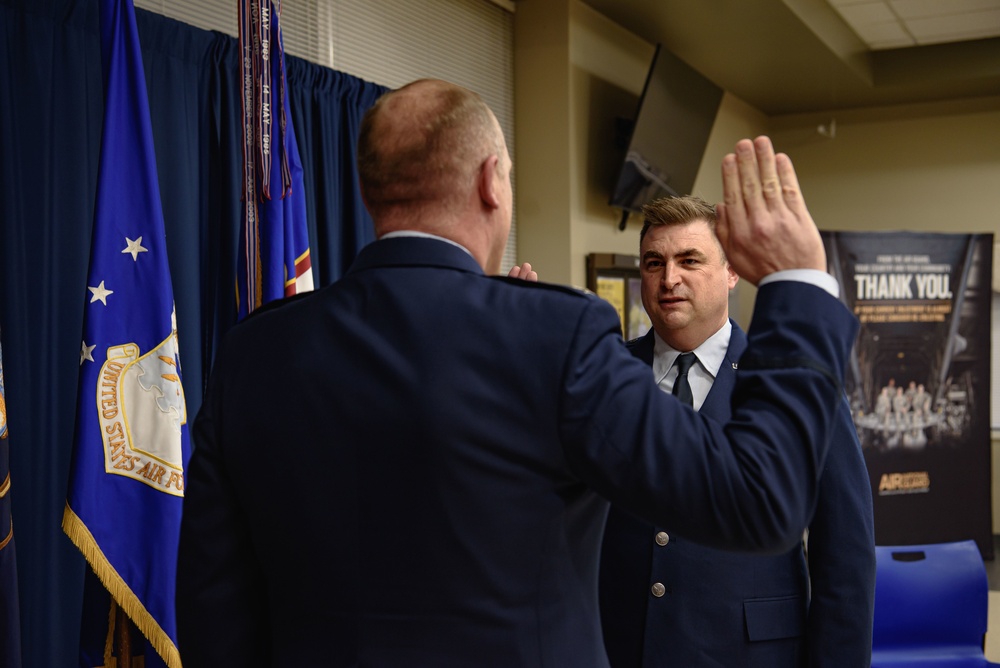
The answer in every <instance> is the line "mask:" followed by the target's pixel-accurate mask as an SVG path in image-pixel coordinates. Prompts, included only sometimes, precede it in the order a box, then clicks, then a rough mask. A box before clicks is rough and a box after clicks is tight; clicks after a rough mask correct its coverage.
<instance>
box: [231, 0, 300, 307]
mask: <svg viewBox="0 0 1000 668" xmlns="http://www.w3.org/2000/svg"><path fill="white" fill-rule="evenodd" d="M280 14H281V4H280V3H278V4H277V6H275V4H274V3H272V2H271V0H239V19H240V55H241V69H242V75H243V76H242V79H241V80H242V82H243V117H242V124H243V217H242V224H241V230H240V247H239V256H238V260H237V280H236V301H237V318H238V319H243V318H244V317H246V316H247V315H248V314H249V313H251V312H252V311H253V310H254V309H255V308H257V307H258V306H261V305H262V304H266V303H267V302H269V301H272V300H274V299H280V298H281V297H286V296H291V295H294V294H297V293H300V292H306V291H308V290H312V289H313V279H312V268H311V260H310V256H309V233H308V229H307V227H306V200H305V193H304V190H303V188H304V181H303V178H302V161H301V159H300V158H299V149H298V144H297V143H296V141H295V132H294V130H293V128H292V122H291V118H290V117H289V113H288V107H289V104H288V90H287V87H286V85H285V68H284V56H283V52H282V44H281V29H280V26H279V19H280Z"/></svg>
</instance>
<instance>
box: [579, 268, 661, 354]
mask: <svg viewBox="0 0 1000 668" xmlns="http://www.w3.org/2000/svg"><path fill="white" fill-rule="evenodd" d="M587 289H588V290H590V291H591V292H593V293H594V294H596V295H597V296H598V297H600V298H602V299H604V300H606V301H607V302H608V303H610V304H611V305H612V306H614V307H615V310H616V311H617V312H618V319H619V320H620V321H621V323H622V335H623V336H624V337H625V339H635V338H638V337H640V336H642V335H644V334H645V333H646V332H648V331H649V328H650V326H651V325H650V322H649V316H647V315H646V310H645V309H644V308H643V307H642V292H641V291H642V279H641V277H640V276H639V256H638V255H622V254H618V253H591V254H590V255H588V256H587Z"/></svg>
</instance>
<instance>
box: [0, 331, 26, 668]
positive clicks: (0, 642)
mask: <svg viewBox="0 0 1000 668" xmlns="http://www.w3.org/2000/svg"><path fill="white" fill-rule="evenodd" d="M4 396H5V395H4V386H3V351H2V350H0V666H6V667H7V668H17V667H18V666H20V665H21V613H20V606H19V602H18V596H17V557H16V556H15V552H14V522H13V520H12V519H11V512H10V460H9V458H8V457H9V455H10V450H9V448H8V441H7V402H6V400H5V399H4Z"/></svg>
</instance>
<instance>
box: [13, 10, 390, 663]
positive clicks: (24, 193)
mask: <svg viewBox="0 0 1000 668" xmlns="http://www.w3.org/2000/svg"><path fill="white" fill-rule="evenodd" d="M97 18H98V17H97V7H96V3H94V2H89V1H87V0H0V329H2V331H3V333H4V342H3V343H4V375H5V380H6V382H5V385H6V393H7V410H8V428H9V435H10V445H11V452H10V460H11V463H10V469H11V479H12V486H11V492H10V495H11V504H12V511H13V516H14V526H15V528H16V531H17V547H18V550H17V552H18V557H19V559H18V571H19V572H18V575H19V584H20V599H21V633H22V647H23V655H24V657H23V660H24V666H25V668H33V667H36V666H37V667H38V668H42V667H45V668H48V667H50V666H74V665H77V651H78V636H79V629H80V621H81V620H80V616H81V600H82V592H83V573H84V568H85V564H84V561H83V559H82V557H81V556H80V555H79V553H78V552H77V551H76V549H75V548H74V547H73V546H72V544H71V543H70V542H69V540H68V539H67V538H66V537H65V536H64V535H63V533H62V530H61V528H60V522H61V518H62V511H63V505H64V503H65V498H66V486H67V480H68V475H69V461H70V451H71V447H72V440H73V437H72V432H73V424H74V420H75V411H76V393H77V375H78V372H79V358H80V341H81V333H82V319H83V304H84V298H85V296H86V294H87V293H86V275H87V263H88V260H89V251H90V234H91V227H92V224H93V212H94V192H95V186H96V180H97V159H98V150H99V142H100V133H101V120H102V113H103V97H102V95H103V91H102V84H101V57H100V40H99V35H98V27H97V26H98V23H97ZM137 19H138V24H139V35H140V40H141V41H142V45H143V61H144V66H145V71H146V84H147V88H148V91H149V99H150V109H151V115H152V123H153V139H154V144H155V148H156V158H157V168H158V171H159V181H160V192H161V195H162V200H163V213H164V219H165V225H166V234H167V244H168V252H169V254H170V270H171V277H172V281H173V289H174V297H175V300H176V303H177V324H178V334H179V338H180V351H181V361H182V364H183V374H184V384H185V393H186V398H187V402H188V411H189V414H191V415H194V413H195V412H196V411H197V410H198V407H199V406H200V404H201V398H202V391H203V387H204V383H205V380H206V379H207V376H208V373H209V371H210V369H211V362H212V358H213V353H214V351H215V349H216V346H217V345H218V342H219V340H220V339H221V337H222V335H223V334H224V333H225V332H226V331H227V330H228V329H229V327H231V326H232V325H233V323H234V321H235V313H236V312H235V304H234V291H235V267H236V259H235V258H236V244H237V237H238V233H239V216H240V212H241V206H240V190H241V179H242V176H241V169H242V166H241V161H242V149H241V134H240V133H241V129H240V124H239V119H240V114H241V108H240V104H241V103H240V86H239V80H240V71H239V60H238V55H239V53H238V51H239V48H238V44H237V41H236V40H235V39H234V38H232V37H229V36H226V35H222V34H219V33H213V32H207V31H204V30H198V29H196V28H192V27H190V26H187V25H184V24H181V23H178V22H176V21H172V20H169V19H166V18H163V17H161V16H159V15H156V14H151V13H147V12H143V11H142V10H138V11H137ZM286 75H287V82H288V86H289V94H290V98H291V105H292V118H291V119H290V120H291V122H292V124H293V126H294V128H295V132H296V137H297V139H298V143H299V148H300V151H301V154H302V161H303V168H304V170H305V181H306V208H307V214H308V222H309V239H310V248H311V251H312V253H311V255H312V263H313V272H314V278H315V280H316V283H317V286H322V285H326V284H329V283H331V282H333V281H335V280H337V279H338V278H339V277H340V276H341V275H342V274H343V272H344V271H345V270H346V268H347V267H348V266H349V265H350V263H351V261H352V260H353V258H354V257H355V255H356V254H357V252H358V250H359V249H360V248H361V247H362V246H364V245H365V244H367V243H368V242H370V241H371V240H373V239H374V233H373V229H372V225H371V220H370V218H369V217H368V214H367V212H366V211H365V209H364V206H363V204H362V202H361V197H360V193H359V190H358V184H357V176H356V170H355V166H354V151H355V146H356V141H357V132H358V126H359V124H360V119H361V116H362V115H363V114H364V112H365V110H366V109H367V108H368V107H370V106H371V105H372V104H373V103H374V101H375V100H376V99H377V98H378V96H379V95H381V94H382V93H383V92H384V91H385V90H386V89H385V88H384V87H382V86H378V85H375V84H372V83H368V82H365V81H361V80H359V79H357V78H355V77H351V76H349V75H345V74H343V73H340V72H335V71H332V70H329V69H327V68H323V67H319V66H316V65H313V64H311V63H308V62H305V61H303V60H300V59H297V58H292V57H288V56H287V55H286ZM113 512H114V509H109V513H113ZM131 530H134V531H137V532H143V531H144V530H146V529H145V528H144V527H132V528H131ZM150 539H151V540H155V536H151V537H150Z"/></svg>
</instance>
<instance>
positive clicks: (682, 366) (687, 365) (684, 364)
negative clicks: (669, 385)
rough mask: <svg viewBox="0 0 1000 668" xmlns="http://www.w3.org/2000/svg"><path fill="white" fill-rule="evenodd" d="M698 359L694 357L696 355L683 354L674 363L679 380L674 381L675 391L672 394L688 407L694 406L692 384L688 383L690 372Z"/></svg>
mask: <svg viewBox="0 0 1000 668" xmlns="http://www.w3.org/2000/svg"><path fill="white" fill-rule="evenodd" d="M697 359H698V358H697V357H695V356H694V353H681V354H680V355H678V356H677V359H676V360H675V361H674V365H675V366H676V367H677V378H676V379H675V380H674V389H673V390H672V393H673V395H674V396H675V397H677V398H678V399H680V401H681V403H685V404H687V405H688V406H694V395H692V394H691V383H689V382H688V371H689V370H690V369H691V365H692V364H694V363H695V360H697Z"/></svg>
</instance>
